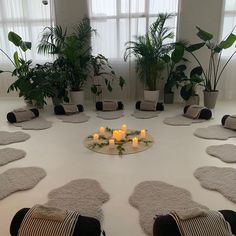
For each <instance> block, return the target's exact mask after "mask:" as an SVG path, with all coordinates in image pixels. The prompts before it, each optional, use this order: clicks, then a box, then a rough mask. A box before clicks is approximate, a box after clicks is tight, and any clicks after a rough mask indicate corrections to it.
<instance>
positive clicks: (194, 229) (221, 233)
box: [171, 211, 233, 236]
mask: <svg viewBox="0 0 236 236" xmlns="http://www.w3.org/2000/svg"><path fill="white" fill-rule="evenodd" d="M171 216H172V217H173V218H174V220H175V222H176V224H177V225H178V228H179V231H180V233H181V235H182V236H190V235H191V236H200V235H207V236H233V234H232V232H231V228H230V225H229V223H228V222H227V221H226V220H225V219H224V217H223V215H222V214H221V213H220V212H217V211H209V212H208V213H207V215H206V216H200V217H195V218H191V219H187V220H181V219H180V218H179V217H178V215H177V214H176V213H172V214H171Z"/></svg>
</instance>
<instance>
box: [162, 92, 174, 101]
mask: <svg viewBox="0 0 236 236" xmlns="http://www.w3.org/2000/svg"><path fill="white" fill-rule="evenodd" d="M164 103H165V104H173V103H174V93H164Z"/></svg>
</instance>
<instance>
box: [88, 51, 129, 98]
mask: <svg viewBox="0 0 236 236" xmlns="http://www.w3.org/2000/svg"><path fill="white" fill-rule="evenodd" d="M90 65H91V70H92V74H91V78H92V85H91V92H92V93H93V94H94V95H95V101H99V100H101V94H102V85H101V83H102V82H103V81H104V84H105V86H106V88H107V90H108V91H109V92H112V84H113V82H114V80H115V79H117V80H118V82H119V86H120V88H121V89H123V87H124V84H125V80H124V78H123V77H122V76H119V77H117V76H116V73H115V71H114V70H113V69H112V67H111V65H110V64H109V62H108V59H107V58H106V57H104V56H103V55H102V54H98V55H97V56H92V57H91V59H90Z"/></svg>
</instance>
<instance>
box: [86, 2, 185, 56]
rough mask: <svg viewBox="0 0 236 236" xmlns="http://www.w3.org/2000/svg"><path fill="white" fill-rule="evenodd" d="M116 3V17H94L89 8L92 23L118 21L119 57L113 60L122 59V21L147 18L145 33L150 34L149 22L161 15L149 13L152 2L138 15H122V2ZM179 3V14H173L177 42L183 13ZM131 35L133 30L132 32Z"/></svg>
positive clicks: (117, 43) (90, 4)
mask: <svg viewBox="0 0 236 236" xmlns="http://www.w3.org/2000/svg"><path fill="white" fill-rule="evenodd" d="M115 1H116V14H115V15H108V16H105V15H101V16H99V15H97V16H96V15H93V14H92V12H91V9H92V8H91V7H89V18H90V21H91V22H93V21H95V22H99V21H101V22H102V21H104V20H116V34H117V42H116V46H117V55H116V57H112V59H120V56H119V55H120V53H121V47H120V46H121V45H120V20H121V19H132V18H134V19H141V18H145V20H146V24H145V25H146V28H145V32H148V29H149V26H150V25H149V22H150V18H153V17H157V16H158V14H159V13H149V8H150V0H145V5H144V12H141V13H138V12H135V13H132V12H131V13H129V12H128V13H122V12H121V0H115ZM176 1H178V2H177V12H176V13H175V14H173V16H174V17H175V18H176V20H175V26H174V29H175V39H176V40H177V39H178V38H179V19H180V11H181V0H176ZM88 4H89V6H92V0H88ZM129 28H131V21H129ZM130 33H131V30H130Z"/></svg>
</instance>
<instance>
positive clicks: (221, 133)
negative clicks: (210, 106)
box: [194, 125, 236, 140]
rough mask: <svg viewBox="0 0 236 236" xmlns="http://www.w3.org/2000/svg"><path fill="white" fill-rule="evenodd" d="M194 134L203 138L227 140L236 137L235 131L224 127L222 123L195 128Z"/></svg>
mask: <svg viewBox="0 0 236 236" xmlns="http://www.w3.org/2000/svg"><path fill="white" fill-rule="evenodd" d="M194 135H195V136H197V137H199V138H203V139H217V140H227V139H229V138H236V131H234V130H231V129H226V128H224V127H223V126H222V125H211V126H208V127H207V128H199V129H196V131H195V132H194Z"/></svg>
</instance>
